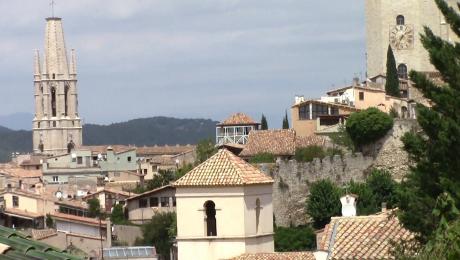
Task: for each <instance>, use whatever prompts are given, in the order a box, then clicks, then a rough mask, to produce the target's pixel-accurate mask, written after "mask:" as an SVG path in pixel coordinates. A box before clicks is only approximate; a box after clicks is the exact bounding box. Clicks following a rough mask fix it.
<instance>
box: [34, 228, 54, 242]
mask: <svg viewBox="0 0 460 260" xmlns="http://www.w3.org/2000/svg"><path fill="white" fill-rule="evenodd" d="M31 233H32V238H33V239H35V240H41V239H45V238H48V237H52V236H55V235H57V231H56V229H52V228H48V229H32V230H31Z"/></svg>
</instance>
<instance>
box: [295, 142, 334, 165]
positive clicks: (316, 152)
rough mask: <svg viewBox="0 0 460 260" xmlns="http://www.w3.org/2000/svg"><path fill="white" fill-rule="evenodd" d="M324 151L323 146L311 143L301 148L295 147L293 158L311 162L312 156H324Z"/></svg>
mask: <svg viewBox="0 0 460 260" xmlns="http://www.w3.org/2000/svg"><path fill="white" fill-rule="evenodd" d="M325 156H326V152H325V151H324V149H323V147H321V146H317V145H311V146H307V147H303V148H297V149H296V151H295V159H296V161H298V162H311V161H313V159H314V158H320V159H322V158H324V157H325Z"/></svg>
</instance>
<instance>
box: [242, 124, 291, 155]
mask: <svg viewBox="0 0 460 260" xmlns="http://www.w3.org/2000/svg"><path fill="white" fill-rule="evenodd" d="M295 139H296V133H295V131H294V130H292V129H278V130H257V131H251V132H249V136H248V143H247V144H246V147H245V148H244V149H243V151H242V152H241V153H240V156H243V157H246V156H254V155H256V154H258V153H271V154H273V155H289V156H290V155H294V153H295Z"/></svg>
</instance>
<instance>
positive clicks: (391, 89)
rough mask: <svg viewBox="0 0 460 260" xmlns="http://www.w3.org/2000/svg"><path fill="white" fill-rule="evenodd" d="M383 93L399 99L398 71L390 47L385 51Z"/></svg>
mask: <svg viewBox="0 0 460 260" xmlns="http://www.w3.org/2000/svg"><path fill="white" fill-rule="evenodd" d="M385 91H386V93H387V94H388V95H390V96H394V97H399V96H400V95H401V94H400V91H399V77H398V69H397V68H396V60H395V56H394V54H393V50H392V49H391V46H390V45H388V51H387V79H386V82H385Z"/></svg>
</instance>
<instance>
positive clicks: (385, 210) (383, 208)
mask: <svg viewBox="0 0 460 260" xmlns="http://www.w3.org/2000/svg"><path fill="white" fill-rule="evenodd" d="M385 212H387V203H386V202H382V213H385Z"/></svg>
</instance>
